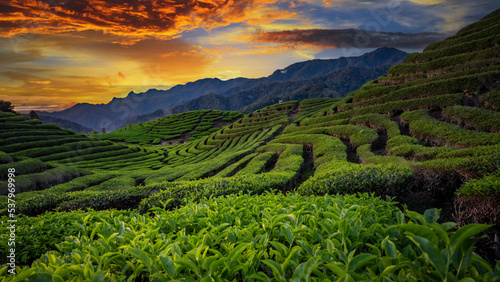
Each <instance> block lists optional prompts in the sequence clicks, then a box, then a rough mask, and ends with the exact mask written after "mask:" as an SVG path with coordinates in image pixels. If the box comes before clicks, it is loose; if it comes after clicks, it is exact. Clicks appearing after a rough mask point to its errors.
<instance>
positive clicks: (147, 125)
mask: <svg viewBox="0 0 500 282" xmlns="http://www.w3.org/2000/svg"><path fill="white" fill-rule="evenodd" d="M241 115H242V114H241V113H238V112H228V111H217V110H203V111H193V112H188V113H182V114H174V115H170V116H166V117H164V118H161V119H157V120H155V121H148V122H141V123H137V124H134V125H129V126H126V127H124V128H121V129H118V130H116V131H113V132H112V133H107V134H99V135H96V137H97V138H99V139H106V140H111V141H125V142H127V143H138V144H140V145H146V144H162V145H167V144H169V145H171V144H177V143H179V142H182V143H184V142H186V141H191V140H195V139H198V138H200V137H203V136H206V135H209V134H210V133H212V132H215V131H218V130H219V127H221V126H224V125H228V124H229V123H231V122H234V121H235V120H236V119H238V118H239V117H241Z"/></svg>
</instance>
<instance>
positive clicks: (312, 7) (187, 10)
mask: <svg viewBox="0 0 500 282" xmlns="http://www.w3.org/2000/svg"><path fill="white" fill-rule="evenodd" d="M498 8H500V1H491V0H474V1H467V0H411V1H406V0H405V1H398V0H394V1H392V0H391V1H380V0H375V1H363V0H360V1H354V0H345V1H343V0H340V1H335V0H294V1H277V0H205V1H197V0H188V1H181V0H134V1H131V0H108V1H99V0H76V1H74V0H45V1H35V0H24V1H17V0H11V1H4V0H0V14H1V16H0V90H1V91H0V99H3V100H8V101H11V102H13V104H14V105H15V107H16V108H15V110H17V111H27V110H30V109H35V110H48V111H55V110H62V109H65V108H68V107H70V106H72V105H74V104H76V103H80V102H88V103H107V102H109V101H110V100H111V99H112V98H113V97H124V96H126V95H127V94H128V92H130V91H135V92H141V91H145V90H147V89H150V88H157V89H168V88H170V87H172V86H173V85H176V84H184V83H186V82H189V81H194V80H197V79H201V78H205V77H218V78H220V79H229V78H235V77H241V76H242V77H251V78H253V77H262V76H267V75H269V74H270V73H271V72H272V71H274V70H276V69H279V68H284V67H286V66H287V65H289V64H292V63H294V62H298V61H304V60H309V59H314V58H321V59H326V58H337V57H341V56H357V55H361V54H363V53H365V52H367V51H371V50H373V49H375V48H378V47H384V46H388V47H395V48H399V49H402V50H405V51H408V52H414V51H421V50H422V49H423V48H424V47H425V46H427V45H428V44H429V43H431V42H435V41H440V40H442V39H444V38H446V37H448V36H450V35H452V34H454V33H455V32H456V31H457V30H458V29H459V28H461V27H463V26H464V25H467V24H470V23H472V22H474V21H477V20H479V19H480V18H482V17H483V16H485V15H486V14H488V13H490V12H492V11H494V10H495V9H498Z"/></svg>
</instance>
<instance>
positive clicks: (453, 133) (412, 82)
mask: <svg viewBox="0 0 500 282" xmlns="http://www.w3.org/2000/svg"><path fill="white" fill-rule="evenodd" d="M499 34H500V10H497V11H495V12H493V13H491V14H490V15H488V16H486V17H485V18H483V19H482V20H481V21H479V22H477V23H474V24H472V25H469V26H467V27H465V28H463V29H462V30H460V31H459V32H458V33H457V34H456V35H454V36H452V37H450V38H448V39H446V40H444V41H442V42H438V43H434V44H431V45H430V46H428V47H427V48H426V49H425V50H424V52H422V53H414V54H410V55H409V56H408V57H407V58H406V60H405V61H404V63H403V64H400V65H396V66H394V67H392V68H391V69H390V70H389V71H388V73H387V74H386V75H384V76H382V77H380V78H379V79H377V80H375V81H371V82H369V83H367V84H365V85H364V86H362V87H361V88H360V89H359V90H358V91H355V92H352V93H350V94H349V95H348V96H347V97H345V98H344V99H329V98H318V99H309V100H303V101H286V102H284V103H281V104H276V105H272V106H269V107H266V108H263V109H260V110H257V111H255V112H253V113H251V114H246V115H243V114H239V113H235V112H220V111H194V112H189V113H184V114H176V115H171V116H168V117H165V118H162V119H159V120H156V121H151V122H145V123H141V124H135V125H131V126H128V127H125V128H123V129H120V130H117V131H115V132H112V133H108V134H96V135H89V136H85V135H82V134H76V133H74V132H72V131H69V130H62V129H60V128H59V127H57V126H55V125H52V124H42V123H41V122H40V121H39V120H36V119H33V120H29V119H27V118H26V117H24V116H21V115H17V114H15V113H10V112H0V136H1V137H2V138H1V141H0V166H1V171H2V174H1V175H0V182H1V185H0V192H1V193H0V195H1V196H0V213H1V214H2V216H3V217H2V219H1V220H2V224H3V226H6V225H7V222H8V220H11V219H12V218H11V217H9V214H12V213H14V214H15V219H17V222H16V226H17V227H16V228H17V229H16V233H15V234H16V245H15V249H16V266H15V272H16V275H15V276H12V275H10V274H9V273H8V270H9V269H11V266H10V265H8V264H7V263H8V262H9V260H8V258H7V255H8V254H9V253H10V251H9V249H10V248H11V247H10V246H9V245H8V242H9V238H10V233H7V232H2V233H1V235H0V253H1V256H0V263H2V266H0V277H2V281H25V280H26V279H27V280H28V281H51V280H52V281H125V280H126V281H170V280H186V281H199V280H202V281H233V280H234V281H289V280H292V281H360V280H362V281H499V280H500V260H499V259H500V221H499V217H500V205H499V202H500V170H499V168H500V112H499V111H500V70H499V69H500V68H499V66H500V46H499V43H500V36H499ZM179 140H182V142H179ZM113 141H119V142H113ZM169 141H172V144H169ZM155 144H159V145H155ZM10 168H14V169H15V173H14V174H15V176H13V175H10V176H12V177H9V174H8V173H7V171H8V169H10ZM9 178H10V179H9ZM13 184H14V185H13ZM9 185H10V187H13V186H15V192H14V193H13V192H11V191H12V190H9ZM10 193H11V194H12V193H13V194H14V195H15V196H12V195H10V196H11V197H9V194H10ZM9 198H10V199H14V200H15V211H14V212H12V211H10V210H11V209H12V208H13V206H9V202H8V199H9ZM3 228H4V230H5V227H3Z"/></svg>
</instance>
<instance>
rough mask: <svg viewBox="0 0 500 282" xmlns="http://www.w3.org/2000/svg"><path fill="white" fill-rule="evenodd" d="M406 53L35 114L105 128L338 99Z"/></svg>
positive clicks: (384, 51) (317, 63)
mask: <svg viewBox="0 0 500 282" xmlns="http://www.w3.org/2000/svg"><path fill="white" fill-rule="evenodd" d="M406 56H407V53H405V52H403V51H400V50H398V49H394V48H387V47H385V48H379V49H376V50H374V51H372V52H369V53H366V54H364V55H361V56H358V57H341V58H338V59H327V60H325V59H315V60H309V61H305V62H299V63H295V64H292V65H290V66H288V67H286V68H284V69H279V70H276V71H274V72H273V73H272V74H271V75H269V76H267V77H262V78H256V79H249V78H234V79H229V80H226V81H222V80H220V79H218V78H205V79H200V80H197V81H194V82H189V83H186V84H185V85H177V86H174V87H172V88H171V89H169V90H157V89H150V90H148V91H146V92H143V93H135V92H133V91H132V92H130V93H129V94H128V95H127V96H126V97H124V98H116V97H115V98H113V100H111V101H110V102H109V103H107V104H89V103H79V104H76V105H74V106H73V107H71V108H68V109H65V110H63V111H59V112H52V113H49V112H40V113H39V114H41V115H43V116H50V117H54V118H58V119H65V120H68V121H71V122H74V123H77V124H80V125H82V126H84V127H87V128H93V129H97V130H100V129H101V128H102V127H104V128H106V130H107V131H108V132H110V131H113V130H116V129H118V128H121V127H123V126H126V125H127V124H133V123H137V122H142V121H148V120H153V119H157V118H159V117H163V116H166V115H169V114H172V113H181V112H186V111H191V110H201V109H218V110H237V111H241V112H251V111H253V110H255V109H258V108H261V107H264V106H267V105H271V104H275V103H277V102H278V100H301V99H306V98H318V97H339V98H340V97H344V96H345V95H347V94H348V93H349V92H352V91H354V90H356V89H358V88H359V87H360V86H361V85H363V84H364V83H365V82H367V81H369V80H372V79H375V78H377V77H379V76H380V75H382V74H384V73H385V72H386V71H387V70H388V69H389V68H390V67H391V66H392V65H395V64H398V63H401V62H402V61H403V60H404V58H405V57H406Z"/></svg>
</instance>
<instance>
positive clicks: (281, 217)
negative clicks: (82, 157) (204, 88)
mask: <svg viewBox="0 0 500 282" xmlns="http://www.w3.org/2000/svg"><path fill="white" fill-rule="evenodd" d="M438 218H439V210H436V209H431V210H427V211H426V212H425V214H424V215H421V214H418V213H416V212H412V211H407V210H405V211H401V210H400V209H399V208H398V207H396V203H395V202H392V201H391V200H390V199H388V201H382V200H381V199H380V198H375V197H373V196H369V195H368V194H359V195H357V196H355V195H347V196H329V195H327V196H300V195H294V194H289V195H286V196H285V195H281V194H280V195H274V194H272V193H265V194H263V195H259V196H250V195H247V194H244V195H241V194H240V195H229V196H226V197H220V198H212V199H208V200H201V201H200V202H199V203H188V204H187V205H186V206H184V207H182V208H179V209H176V210H173V211H164V210H162V209H160V208H155V209H154V211H153V214H152V216H148V215H141V214H139V213H138V212H136V211H127V212H126V211H102V212H95V211H90V212H88V213H87V212H80V211H79V212H72V213H66V214H64V216H60V215H59V214H56V213H47V214H44V215H42V216H39V217H36V218H33V217H22V218H20V219H19V221H18V224H19V234H23V236H24V237H23V240H26V241H30V242H37V244H36V248H32V249H30V250H26V251H25V252H24V253H23V254H20V256H21V257H23V258H24V259H27V260H32V259H35V258H37V257H39V256H40V254H41V252H40V251H39V250H44V251H45V250H47V249H49V250H50V249H52V251H49V252H47V253H45V254H43V255H42V256H41V257H39V258H38V259H36V261H34V262H33V263H32V265H31V267H23V268H20V267H17V273H18V274H17V277H7V276H6V274H7V266H4V267H3V268H1V269H0V275H2V276H4V279H3V281H21V280H24V279H26V278H27V279H29V280H32V281H70V280H71V281H83V280H89V281H90V280H92V281H114V280H120V281H122V280H128V281H144V280H150V281H167V280H173V279H182V280H186V281H194V280H202V281H230V280H234V281H243V280H245V281H248V280H252V281H259V280H260V281H288V280H292V281H355V280H356V281H359V280H364V281H436V280H443V281H458V280H460V279H464V278H465V280H460V281H472V280H471V279H473V280H475V281H494V280H495V279H498V277H499V276H500V265H499V264H498V263H497V266H496V268H494V269H493V268H492V267H491V266H490V265H489V264H488V263H487V262H486V261H484V260H483V259H482V258H481V257H479V256H478V255H476V254H475V253H474V252H473V247H474V244H475V243H476V242H477V241H478V240H480V239H481V237H480V238H474V236H476V235H477V234H479V233H481V232H482V231H484V230H485V229H487V228H488V227H489V226H488V225H479V224H471V225H467V226H465V227H462V228H460V229H458V230H456V231H453V230H454V228H455V226H456V224H455V223H441V224H440V223H437V220H438ZM6 219H7V218H3V219H2V220H4V221H5V220H6ZM48 229H50V230H53V231H54V234H53V236H50V237H49V236H44V237H40V236H39V234H42V233H45V232H47V231H48ZM76 230H78V233H79V236H74V235H72V234H74V232H75V231H76ZM1 239H2V240H1V241H2V244H1V246H5V245H6V244H4V243H5V240H6V239H7V237H6V236H4V235H2V237H1ZM57 240H60V242H59V243H57V244H54V243H56V242H55V241H57ZM53 246H55V247H56V248H57V250H54V248H53ZM2 251H5V250H2ZM30 256H31V257H30Z"/></svg>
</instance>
